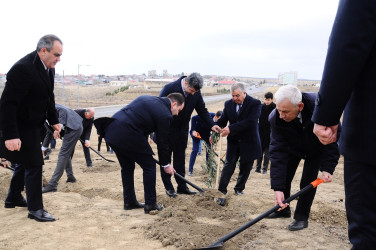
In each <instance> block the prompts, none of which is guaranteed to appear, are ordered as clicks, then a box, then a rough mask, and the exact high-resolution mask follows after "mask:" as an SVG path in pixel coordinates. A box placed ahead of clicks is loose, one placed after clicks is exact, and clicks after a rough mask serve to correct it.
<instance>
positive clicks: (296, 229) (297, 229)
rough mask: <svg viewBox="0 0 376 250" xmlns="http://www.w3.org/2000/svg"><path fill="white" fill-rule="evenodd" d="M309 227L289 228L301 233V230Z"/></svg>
mask: <svg viewBox="0 0 376 250" xmlns="http://www.w3.org/2000/svg"><path fill="white" fill-rule="evenodd" d="M307 227H308V226H304V227H303V228H290V227H288V229H289V230H290V231H299V230H303V229H304V228H307Z"/></svg>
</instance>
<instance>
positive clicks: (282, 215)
mask: <svg viewBox="0 0 376 250" xmlns="http://www.w3.org/2000/svg"><path fill="white" fill-rule="evenodd" d="M290 217H291V210H290V209H287V208H285V209H283V210H281V211H279V212H278V211H275V212H273V213H271V214H269V215H268V216H267V217H266V218H268V219H275V218H290Z"/></svg>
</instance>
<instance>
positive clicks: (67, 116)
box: [42, 104, 83, 193]
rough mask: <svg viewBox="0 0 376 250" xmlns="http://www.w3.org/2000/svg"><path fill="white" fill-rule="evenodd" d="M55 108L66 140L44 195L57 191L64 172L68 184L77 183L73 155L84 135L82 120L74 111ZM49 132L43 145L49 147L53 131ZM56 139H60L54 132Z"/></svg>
mask: <svg viewBox="0 0 376 250" xmlns="http://www.w3.org/2000/svg"><path fill="white" fill-rule="evenodd" d="M55 107H56V110H57V112H58V114H59V122H60V124H61V127H62V129H63V130H64V138H63V143H62V145H61V147H60V151H59V155H58V158H57V163H56V168H55V171H54V173H53V175H52V177H51V179H50V181H49V182H48V184H47V185H46V186H45V187H44V188H43V189H42V193H48V192H56V191H57V185H58V183H59V180H60V178H61V176H62V175H63V174H64V170H65V172H66V173H67V182H76V178H75V177H74V175H73V168H72V154H73V151H74V148H75V146H76V144H77V141H78V140H79V138H80V136H81V134H82V130H83V128H82V118H81V116H79V115H78V114H77V113H76V112H75V111H74V110H73V109H70V108H68V107H65V106H63V105H60V104H56V105H55ZM49 132H50V133H47V134H46V137H45V139H44V141H43V145H48V144H49V142H50V141H51V137H52V133H51V131H49ZM54 137H55V138H56V137H58V134H57V132H56V131H55V132H54Z"/></svg>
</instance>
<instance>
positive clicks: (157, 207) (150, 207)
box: [144, 204, 163, 214]
mask: <svg viewBox="0 0 376 250" xmlns="http://www.w3.org/2000/svg"><path fill="white" fill-rule="evenodd" d="M152 210H158V211H161V210H163V205H162V204H153V205H149V204H145V207H144V212H145V214H148V213H150V211H152Z"/></svg>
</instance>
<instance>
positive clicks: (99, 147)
mask: <svg viewBox="0 0 376 250" xmlns="http://www.w3.org/2000/svg"><path fill="white" fill-rule="evenodd" d="M102 139H104V138H103V136H98V151H101V144H102ZM104 142H105V143H106V148H107V152H110V146H108V144H107V142H106V140H104Z"/></svg>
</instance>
